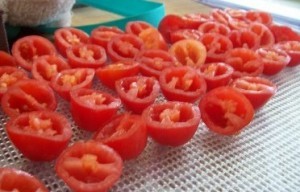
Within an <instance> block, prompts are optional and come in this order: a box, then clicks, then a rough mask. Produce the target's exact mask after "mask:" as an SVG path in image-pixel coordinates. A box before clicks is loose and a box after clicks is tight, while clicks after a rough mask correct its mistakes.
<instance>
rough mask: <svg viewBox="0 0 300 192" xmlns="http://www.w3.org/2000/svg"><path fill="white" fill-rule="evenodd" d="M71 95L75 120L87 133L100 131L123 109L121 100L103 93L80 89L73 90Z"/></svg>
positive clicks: (72, 112)
mask: <svg viewBox="0 0 300 192" xmlns="http://www.w3.org/2000/svg"><path fill="white" fill-rule="evenodd" d="M70 95H71V104H70V106H71V114H72V117H73V120H74V121H75V123H76V124H77V125H78V127H79V128H81V129H84V130H87V131H96V130H97V129H99V128H100V127H101V126H102V125H103V124H105V123H106V122H108V121H110V120H111V119H112V118H113V116H114V115H116V114H117V111H118V109H119V108H120V107H121V101H120V99H118V98H115V97H113V96H112V95H110V94H108V93H105V92H102V91H96V90H93V89H87V88H79V89H75V90H72V91H71V92H70ZM102 100H103V101H102ZM83 114H84V115H83Z"/></svg>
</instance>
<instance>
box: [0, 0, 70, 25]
mask: <svg viewBox="0 0 300 192" xmlns="http://www.w3.org/2000/svg"><path fill="white" fill-rule="evenodd" d="M1 2H2V4H3V7H4V6H6V10H5V8H4V11H6V12H7V22H8V23H9V24H11V25H19V26H36V25H41V24H52V25H55V26H61V27H63V26H69V25H70V24H71V9H72V7H73V5H74V3H75V0H0V9H1Z"/></svg>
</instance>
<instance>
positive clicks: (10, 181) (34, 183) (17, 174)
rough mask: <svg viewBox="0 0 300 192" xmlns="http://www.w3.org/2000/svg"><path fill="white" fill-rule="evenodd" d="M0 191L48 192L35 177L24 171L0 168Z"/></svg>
mask: <svg viewBox="0 0 300 192" xmlns="http://www.w3.org/2000/svg"><path fill="white" fill-rule="evenodd" d="M0 178H1V180H0V186H1V187H0V191H3V192H4V191H19V192H29V191H39V192H48V191H49V190H48V189H47V188H46V186H45V185H44V184H43V183H42V182H41V181H40V180H39V179H38V178H36V177H35V176H33V175H31V174H30V173H27V172H25V171H22V170H19V169H15V168H9V167H1V168H0Z"/></svg>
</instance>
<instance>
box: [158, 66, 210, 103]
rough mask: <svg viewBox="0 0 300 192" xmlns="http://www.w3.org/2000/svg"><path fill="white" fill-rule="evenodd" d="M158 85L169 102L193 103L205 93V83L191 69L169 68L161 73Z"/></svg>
mask: <svg viewBox="0 0 300 192" xmlns="http://www.w3.org/2000/svg"><path fill="white" fill-rule="evenodd" d="M159 84H160V88H161V91H162V93H163V94H164V96H165V97H166V98H167V99H168V100H171V101H184V102H195V101H196V100H198V99H199V98H200V97H201V96H202V95H203V94H204V93H205V92H206V82H205V80H204V78H203V77H202V76H200V74H199V73H197V71H196V70H195V69H193V68H190V67H188V66H182V67H169V68H167V69H164V70H163V71H162V72H161V75H160V77H159Z"/></svg>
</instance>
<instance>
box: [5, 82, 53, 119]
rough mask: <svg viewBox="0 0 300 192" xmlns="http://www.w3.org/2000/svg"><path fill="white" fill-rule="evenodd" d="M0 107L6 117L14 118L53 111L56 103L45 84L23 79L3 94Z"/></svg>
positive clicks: (50, 90) (51, 91)
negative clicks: (32, 112)
mask: <svg viewBox="0 0 300 192" xmlns="http://www.w3.org/2000/svg"><path fill="white" fill-rule="evenodd" d="M1 106H2V109H3V111H4V113H5V114H6V115H8V116H9V117H16V116H18V115H20V114H21V113H24V112H30V111H39V110H51V111H54V110H55V109H56V106H57V102H56V98H55V95H54V92H53V90H52V89H51V87H50V86H48V85H47V84H46V83H43V82H40V81H37V80H33V79H28V80H26V79H25V80H21V81H18V82H17V83H15V84H14V85H13V86H12V87H10V88H9V89H8V90H7V91H6V93H4V95H3V96H2V100H1Z"/></svg>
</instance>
